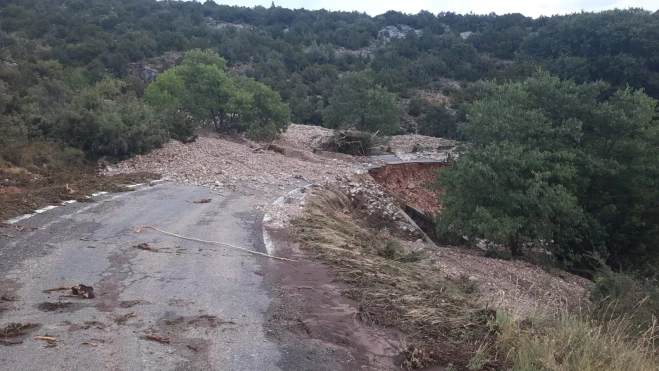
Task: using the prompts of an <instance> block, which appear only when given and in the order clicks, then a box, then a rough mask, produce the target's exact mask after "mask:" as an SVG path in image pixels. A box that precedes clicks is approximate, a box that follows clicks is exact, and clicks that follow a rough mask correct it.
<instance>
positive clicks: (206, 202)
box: [186, 198, 213, 204]
mask: <svg viewBox="0 0 659 371" xmlns="http://www.w3.org/2000/svg"><path fill="white" fill-rule="evenodd" d="M186 201H188V202H189V203H191V204H209V203H210V202H211V201H213V200H212V199H210V198H202V199H201V200H199V201H197V200H186Z"/></svg>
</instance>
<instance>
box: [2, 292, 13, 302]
mask: <svg viewBox="0 0 659 371" xmlns="http://www.w3.org/2000/svg"><path fill="white" fill-rule="evenodd" d="M16 300H17V299H16V297H15V296H11V295H8V294H2V296H0V301H16Z"/></svg>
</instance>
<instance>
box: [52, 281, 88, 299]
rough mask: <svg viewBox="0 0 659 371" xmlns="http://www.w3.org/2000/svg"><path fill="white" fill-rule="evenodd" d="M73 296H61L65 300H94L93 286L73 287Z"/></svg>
mask: <svg viewBox="0 0 659 371" xmlns="http://www.w3.org/2000/svg"><path fill="white" fill-rule="evenodd" d="M71 293H72V295H60V297H63V298H74V297H82V298H85V299H93V298H94V288H93V287H91V286H87V285H83V284H82V283H81V284H79V285H76V286H73V287H71Z"/></svg>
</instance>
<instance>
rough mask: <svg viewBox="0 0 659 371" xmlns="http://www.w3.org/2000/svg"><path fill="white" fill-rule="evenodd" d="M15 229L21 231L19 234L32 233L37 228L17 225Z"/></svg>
mask: <svg viewBox="0 0 659 371" xmlns="http://www.w3.org/2000/svg"><path fill="white" fill-rule="evenodd" d="M14 228H15V229H16V230H17V231H19V232H31V231H36V230H37V229H39V228H37V227H24V226H22V225H15V226H14Z"/></svg>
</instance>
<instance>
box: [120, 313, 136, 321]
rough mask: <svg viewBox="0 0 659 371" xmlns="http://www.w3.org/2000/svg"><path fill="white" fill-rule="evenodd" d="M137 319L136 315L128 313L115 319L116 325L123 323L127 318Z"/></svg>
mask: <svg viewBox="0 0 659 371" xmlns="http://www.w3.org/2000/svg"><path fill="white" fill-rule="evenodd" d="M133 317H137V314H135V313H133V312H130V313H128V314H125V315H123V316H121V317H119V318H117V319H116V322H117V323H125V322H126V321H128V319H129V318H133Z"/></svg>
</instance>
